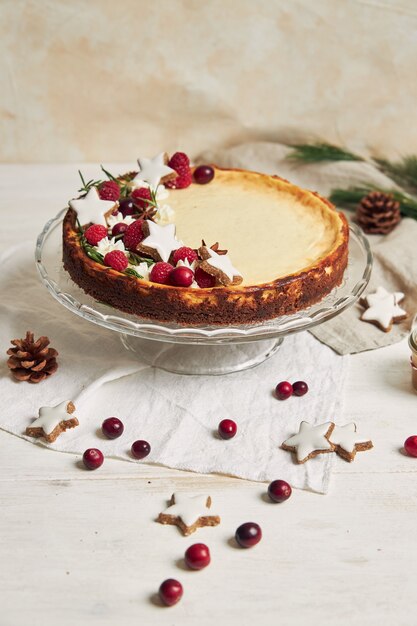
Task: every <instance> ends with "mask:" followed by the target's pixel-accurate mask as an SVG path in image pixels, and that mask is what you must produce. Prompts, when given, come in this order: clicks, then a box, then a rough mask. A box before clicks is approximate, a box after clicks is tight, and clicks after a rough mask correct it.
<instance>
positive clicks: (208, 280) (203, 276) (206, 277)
mask: <svg viewBox="0 0 417 626" xmlns="http://www.w3.org/2000/svg"><path fill="white" fill-rule="evenodd" d="M194 279H195V282H196V283H197V285H198V286H199V287H201V289H208V288H209V287H214V285H215V284H216V279H215V278H214V276H212V275H211V274H207V272H205V271H204V270H202V269H201V267H197V269H196V271H195V273H194Z"/></svg>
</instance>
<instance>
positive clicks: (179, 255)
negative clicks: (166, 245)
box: [172, 246, 198, 265]
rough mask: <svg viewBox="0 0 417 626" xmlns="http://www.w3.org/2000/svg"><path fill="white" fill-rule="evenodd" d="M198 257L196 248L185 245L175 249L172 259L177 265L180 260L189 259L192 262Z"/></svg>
mask: <svg viewBox="0 0 417 626" xmlns="http://www.w3.org/2000/svg"><path fill="white" fill-rule="evenodd" d="M197 258H198V257H197V252H196V251H195V250H193V249H192V248H187V247H186V246H183V247H182V248H178V250H175V252H174V255H173V257H172V260H173V262H174V265H176V264H177V263H178V261H185V259H187V261H188V262H189V263H192V262H193V261H196V260H197Z"/></svg>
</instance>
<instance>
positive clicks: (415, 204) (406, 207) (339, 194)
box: [329, 186, 417, 219]
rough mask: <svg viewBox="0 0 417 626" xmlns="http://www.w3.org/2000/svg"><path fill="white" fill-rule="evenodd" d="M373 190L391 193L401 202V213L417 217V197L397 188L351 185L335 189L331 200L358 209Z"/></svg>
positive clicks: (347, 207) (339, 204)
mask: <svg viewBox="0 0 417 626" xmlns="http://www.w3.org/2000/svg"><path fill="white" fill-rule="evenodd" d="M371 191H383V192H384V193H390V194H392V196H393V197H394V198H395V200H397V201H398V202H399V203H400V210H401V214H402V215H404V216H405V217H412V218H414V219H417V198H414V197H413V196H410V195H409V194H406V193H403V192H402V191H397V190H395V189H378V188H377V187H371V186H364V187H350V188H349V189H333V190H332V192H331V194H330V196H329V200H330V202H333V204H336V205H337V206H340V207H344V208H346V209H356V207H357V206H358V204H359V202H360V201H361V200H362V198H363V197H364V196H366V195H368V193H370V192H371Z"/></svg>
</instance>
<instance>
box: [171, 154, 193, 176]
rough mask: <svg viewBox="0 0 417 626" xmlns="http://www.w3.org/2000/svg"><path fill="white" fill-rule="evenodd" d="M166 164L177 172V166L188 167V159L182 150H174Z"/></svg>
mask: <svg viewBox="0 0 417 626" xmlns="http://www.w3.org/2000/svg"><path fill="white" fill-rule="evenodd" d="M168 165H169V167H172V169H173V170H175V171H176V172H177V171H178V170H177V168H178V167H190V159H189V158H188V156H187V155H186V154H185V153H184V152H176V153H175V154H173V155H172V157H171V158H170V160H169V161H168Z"/></svg>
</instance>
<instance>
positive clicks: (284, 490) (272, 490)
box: [268, 480, 292, 502]
mask: <svg viewBox="0 0 417 626" xmlns="http://www.w3.org/2000/svg"><path fill="white" fill-rule="evenodd" d="M291 493H292V489H291V487H290V485H289V484H288V483H287V482H285V480H273V481H272V483H271V484H270V485H269V486H268V495H269V497H270V498H271V500H272V502H285V500H288V498H289V497H290V495H291Z"/></svg>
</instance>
